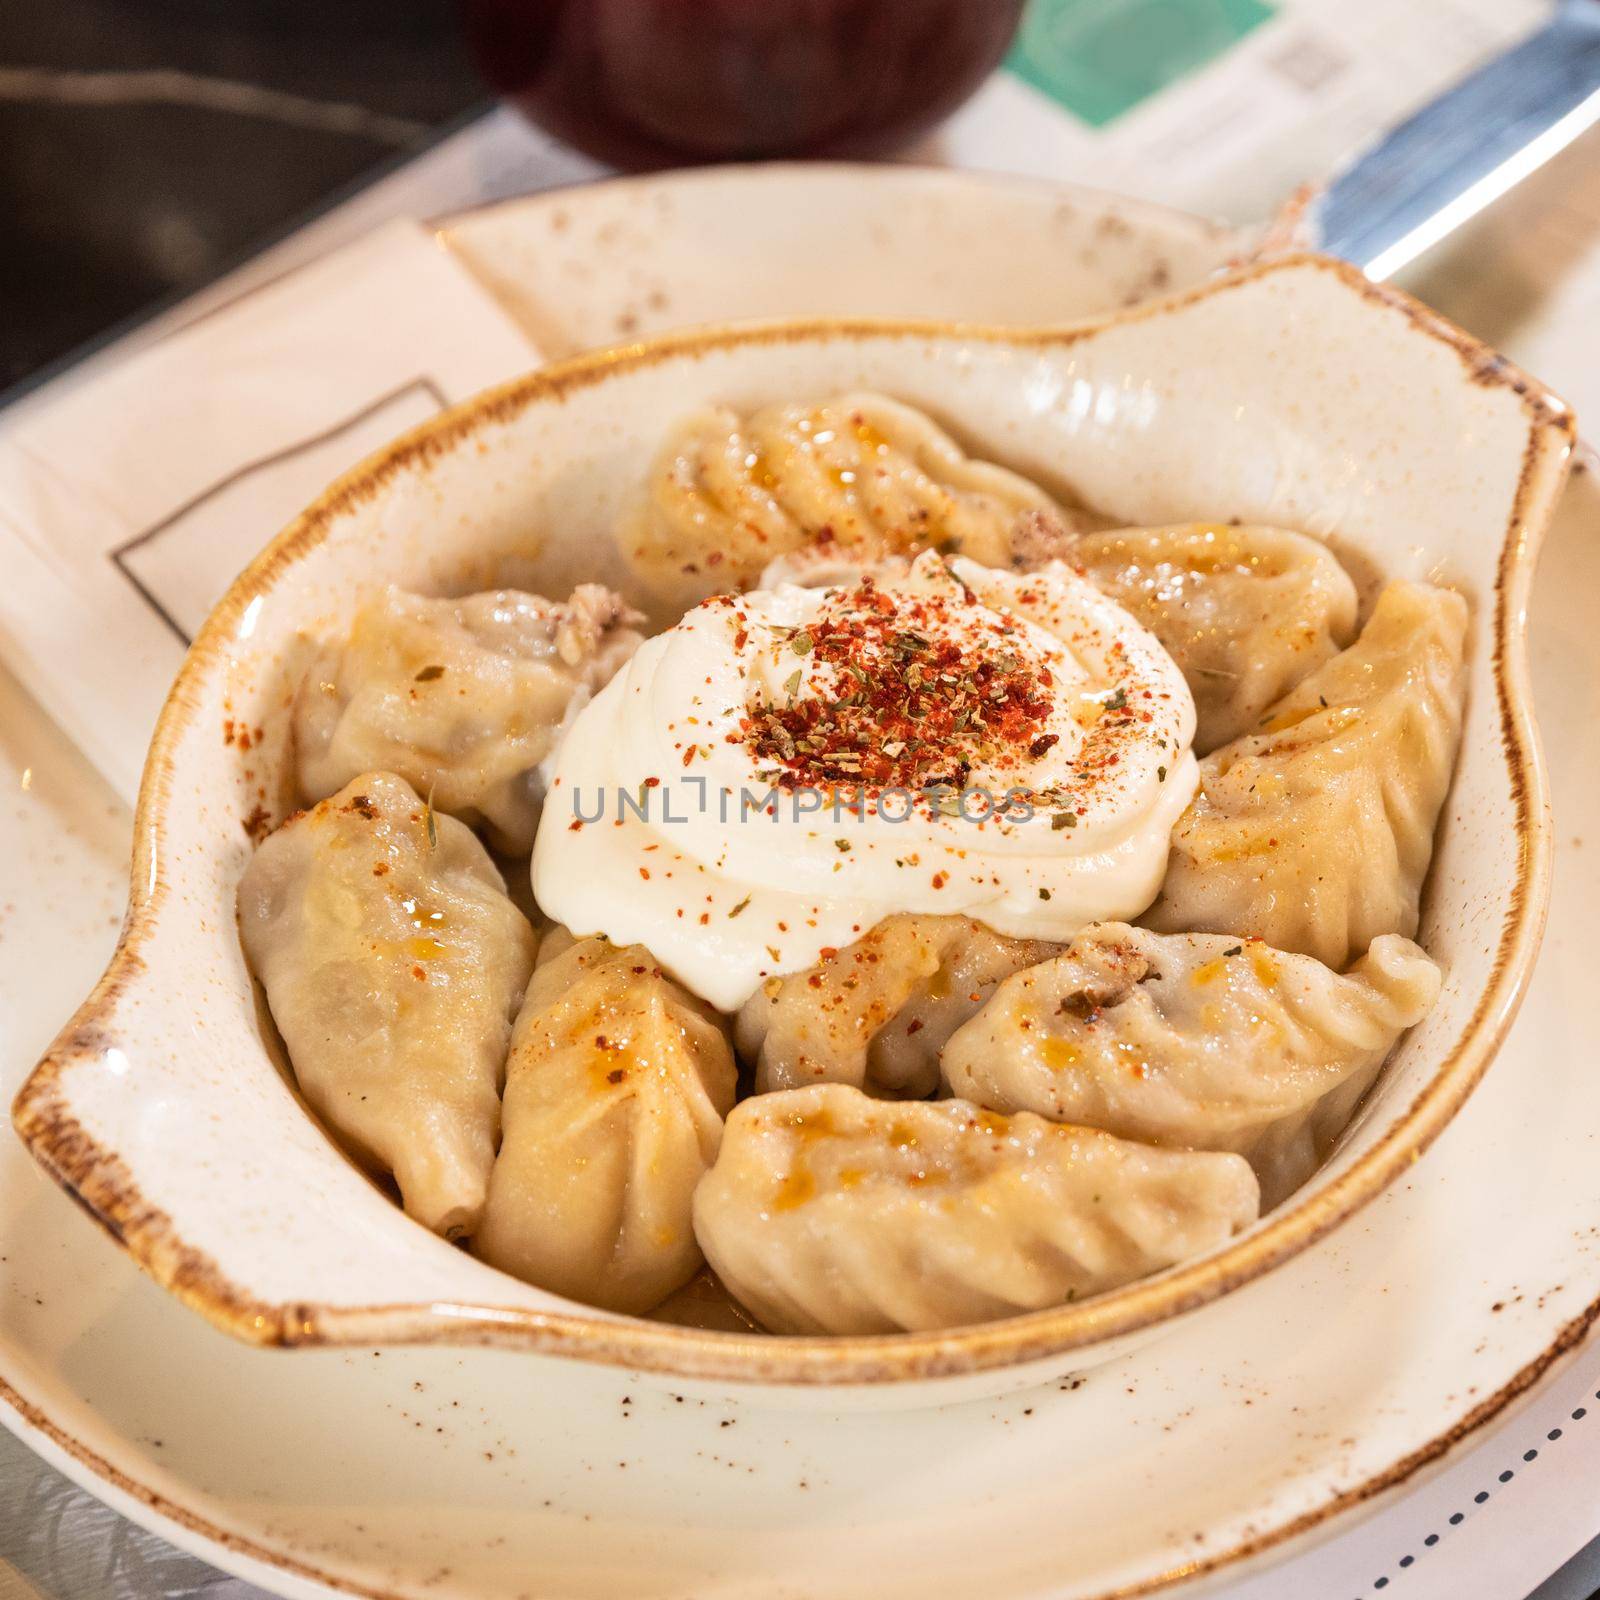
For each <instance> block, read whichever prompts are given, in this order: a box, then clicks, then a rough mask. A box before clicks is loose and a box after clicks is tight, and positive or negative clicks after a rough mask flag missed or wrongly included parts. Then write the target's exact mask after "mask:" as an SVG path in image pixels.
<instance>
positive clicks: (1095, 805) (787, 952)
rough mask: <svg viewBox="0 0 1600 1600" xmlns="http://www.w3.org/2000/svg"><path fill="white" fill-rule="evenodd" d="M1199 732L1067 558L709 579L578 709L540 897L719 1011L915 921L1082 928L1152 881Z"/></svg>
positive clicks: (1184, 694) (1171, 675) (1192, 773)
mask: <svg viewBox="0 0 1600 1600" xmlns="http://www.w3.org/2000/svg"><path fill="white" fill-rule="evenodd" d="M1193 737H1194V703H1193V700H1192V699H1191V697H1190V694H1189V691H1188V688H1187V686H1186V685H1185V683H1184V681H1183V678H1182V676H1181V675H1180V674H1179V672H1178V669H1177V667H1176V666H1175V665H1174V664H1173V662H1172V659H1171V657H1169V656H1168V655H1167V653H1166V651H1165V650H1163V649H1162V647H1161V645H1160V644H1159V643H1158V642H1157V641H1156V639H1155V638H1154V637H1153V636H1152V635H1151V634H1150V633H1148V632H1147V631H1146V630H1145V629H1144V628H1143V627H1141V626H1140V625H1139V624H1138V623H1137V622H1135V621H1134V619H1133V618H1132V617H1131V616H1129V615H1128V613H1127V612H1126V611H1124V610H1123V609H1122V608H1121V607H1120V606H1119V605H1117V604H1116V603H1115V602H1114V601H1112V600H1110V599H1109V598H1107V597H1106V596H1105V595H1103V594H1101V593H1100V592H1099V591H1098V590H1096V589H1095V588H1093V587H1092V585H1090V584H1089V583H1088V582H1087V581H1085V580H1084V579H1082V578H1080V577H1078V576H1077V575H1076V574H1075V573H1074V572H1072V571H1071V569H1070V568H1068V567H1066V566H1064V565H1062V564H1061V563H1052V564H1050V565H1048V566H1046V567H1043V568H1041V569H1040V570H1038V571H1035V572H1029V573H1012V572H1003V571H997V570H994V569H991V568H987V567H983V566H980V565H978V564H977V563H975V562H972V561H969V560H966V559H964V558H945V557H943V556H940V555H938V554H935V553H931V552H930V553H928V554H925V555H923V556H920V557H918V558H917V560H916V561H914V562H912V563H909V564H907V563H905V562H899V563H891V564H888V565H886V566H885V567H883V568H882V569H881V570H880V571H879V572H878V573H877V574H870V573H869V574H866V575H864V576H859V577H858V576H855V575H849V576H841V578H840V581H838V582H835V583H831V584H827V585H824V586H820V587H800V586H797V585H793V584H787V583H783V584H779V585H777V586H775V587H773V588H770V589H760V590H754V591H751V592H749V593H746V594H743V595H720V596H715V597H713V598H712V599H710V600H707V601H705V602H703V603H702V604H700V605H698V606H696V607H694V609H693V610H691V611H690V612H688V613H687V614H686V615H685V616H684V618H683V620H682V621H681V622H679V623H678V624H677V626H676V627H673V628H669V629H668V630H667V631H666V632H664V633H661V634H657V635H656V636H655V637H654V638H651V639H648V640H646V641H645V643H644V644H643V645H642V646H641V647H640V648H639V650H638V651H637V652H636V653H635V654H634V655H633V656H632V658H631V659H630V660H629V661H628V663H627V664H626V665H625V666H624V667H623V669H622V670H621V671H620V672H619V673H618V674H617V675H616V677H614V678H613V679H612V680H611V682H610V683H608V684H607V685H606V686H605V688H604V689H602V690H601V691H600V693H599V694H597V695H596V696H595V697H594V699H593V700H592V701H590V702H589V704H587V705H586V706H584V707H583V708H582V709H581V710H580V711H579V712H578V714H577V716H576V717H575V718H574V719H573V720H572V722H571V725H570V727H569V728H568V730H567V733H566V736H565V737H564V738H563V740H562V742H561V744H560V747H559V749H558V750H557V751H556V753H555V756H554V760H553V763H552V769H551V779H550V788H549V793H548V798H547V801H546V805H545V810H544V815H543V819H542V821H541V823H540V826H539V833H538V838H537V840H536V842H535V845H534V852H533V867H532V871H533V891H534V895H535V897H536V898H537V900H538V902H539V904H540V906H541V907H542V908H543V910H544V911H545V912H546V914H547V915H549V916H551V917H554V918H555V919H557V920H558V921H560V922H563V923H565V924H566V925H567V926H568V927H570V928H571V929H572V931H573V932H574V933H577V934H580V935H581V934H588V933H602V934H604V935H606V936H607V937H608V938H609V939H611V940H612V941H614V942H615V943H618V944H631V943H640V944H643V945H645V946H647V947H648V948H649V950H650V951H651V953H652V954H653V955H654V957H655V958H656V960H657V961H659V962H660V963H661V965H662V966H663V967H664V968H665V969H666V970H667V971H668V972H670V973H671V974H672V975H673V976H674V977H675V978H677V979H678V980H679V981H680V982H681V983H683V984H684V985H685V986H686V987H687V988H689V989H690V990H692V991H693V992H694V993H696V994H698V995H700V996H701V997H702V998H704V999H706V1000H708V1001H710V1002H711V1004H712V1005H714V1006H716V1007H718V1008H719V1009H721V1010H724V1011H733V1010H736V1009H737V1008H738V1007H739V1006H741V1005H742V1004H743V1003H744V1002H745V1001H746V1000H747V999H749V997H750V996H751V995H752V994H753V993H754V992H755V990H756V989H757V987H758V986H759V985H760V984H761V982H762V981H763V979H765V978H767V977H770V976H773V975H775V974H782V973H789V972H796V971H800V970H803V969H804V968H806V967H809V966H812V965H814V964H815V963H816V962H817V961H818V960H819V959H820V958H821V957H822V955H823V954H824V952H825V951H827V950H829V949H830V948H835V949H836V948H840V947H842V946H844V945H847V944H849V943H850V942H851V941H852V940H854V939H857V938H859V937H860V936H861V935H862V934H863V933H865V932H866V931H867V930H868V929H869V928H871V927H872V926H873V924H875V923H877V922H879V921H881V920H882V919H883V918H884V917H887V916H891V915H893V914H894V913H896V912H903V911H914V912H935V913H941V912H942V913H961V914H964V915H966V916H969V917H972V918H974V919H976V920H977V921H979V922H983V923H985V924H987V925H988V926H989V927H991V928H993V929H995V930H996V931H997V932H1000V933H1005V934H1012V935H1015V936H1018V937H1025V938H1036V939H1057V940H1065V939H1068V938H1070V937H1071V936H1072V935H1073V934H1075V933H1076V932H1078V930H1079V929H1081V928H1082V927H1083V926H1084V925H1085V924H1087V923H1089V922H1094V921H1099V920H1105V919H1111V918H1122V919H1125V918H1130V917H1133V916H1136V915H1137V914H1138V913H1139V912H1141V911H1143V910H1144V909H1145V907H1146V906H1148V905H1149V904H1150V902H1151V901H1152V900H1153V899H1154V898H1155V896H1156V893H1157V891H1158V889H1159V888H1160V884H1161V878H1162V875H1163V872H1164V870H1165V866H1166V860H1167V850H1168V842H1169V838H1170V835H1171V832H1172V827H1173V824H1174V823H1175V822H1176V820H1177V818H1178V816H1179V815H1180V813H1181V812H1182V811H1183V809H1184V807H1185V806H1187V805H1188V803H1189V801H1190V799H1191V798H1192V797H1193V795H1194V791H1195V788H1196V785H1197V782H1198V773H1197V769H1196V765H1195V760H1194V756H1193V754H1192V752H1191V750H1190V743H1191V741H1192V739H1193Z"/></svg>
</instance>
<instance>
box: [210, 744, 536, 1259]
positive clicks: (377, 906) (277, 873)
mask: <svg viewBox="0 0 1600 1600" xmlns="http://www.w3.org/2000/svg"><path fill="white" fill-rule="evenodd" d="M239 932H240V937H241V939H242V941H243V943H244V949H245V954H246V956H248V958H249V961H250V965H251V968H252V969H253V970H254V972H255V974H256V976H257V977H258V978H259V979H260V980H261V984H262V987H263V988H264V989H265V990H266V991H267V1003H268V1005H269V1006H270V1007H271V1008H272V1016H273V1020H274V1021H275V1022H276V1023H277V1025H278V1031H279V1032H280V1033H281V1034H282V1035H283V1039H284V1043H285V1044H286V1045H287V1046H288V1047H289V1059H290V1061H291V1062H292V1063H293V1066H294V1073H295V1078H296V1080H297V1081H298V1082H299V1085H300V1088H301V1091H302V1092H303V1093H304V1095H305V1097H306V1099H307V1100H308V1101H309V1102H310V1103H311V1105H312V1107H313V1109H314V1110H315V1111H316V1112H317V1113H318V1114H319V1115H320V1116H321V1117H322V1118H323V1119H324V1120H325V1121H326V1122H327V1123H328V1124H329V1125H330V1126H331V1127H332V1128H333V1129H334V1131H335V1132H336V1133H338V1134H339V1135H340V1137H341V1138H342V1139H343V1140H344V1141H345V1142H346V1143H347V1144H349V1145H350V1146H351V1147H352V1149H353V1150H354V1151H355V1152H356V1154H357V1155H358V1156H359V1157H360V1158H361V1159H362V1160H364V1161H365V1162H367V1163H368V1164H369V1165H371V1166H373V1167H375V1168H377V1169H379V1170H381V1171H384V1172H392V1173H393V1174H394V1178H395V1182H396V1183H397V1184H398V1185H399V1188H400V1196H401V1199H402V1201H403V1202H404V1204H405V1208H406V1210H407V1211H408V1212H409V1213H410V1214H411V1215H412V1216H413V1217H415V1218H416V1219H417V1221H419V1222H421V1223H423V1224H424V1225H426V1226H427V1227H429V1228H432V1229H433V1230H434V1232H435V1233H441V1234H443V1235H444V1236H445V1237H446V1238H457V1237H459V1236H461V1235H463V1234H466V1233H470V1232H471V1231H472V1229H473V1228H474V1227H475V1226H476V1225H477V1222H478V1217H479V1215H480V1213H481V1212H482V1210H483V1201H484V1194H485V1191H486V1189H487V1186H488V1182H489V1168H490V1167H491V1166H492V1165H493V1164H494V1151H495V1137H496V1135H497V1133H498V1132H499V1128H500V1078H501V1072H502V1069H503V1068H504V1066H505V1059H506V1045H507V1041H508V1040H509V1039H510V1037H511V1021H512V1018H513V1017H514V1016H515V1015H516V1012H517V1002H518V1001H519V1000H520V999H521V997H522V991H523V988H524V986H525V985H526V984H527V981H528V974H529V972H530V971H531V970H532V968H533V955H534V943H535V941H534V934H533V930H532V928H530V927H529V926H528V922H527V919H526V918H525V917H524V916H523V915H522V913H521V912H520V911H518V910H517V908H516V907H515V906H514V905H512V903H511V901H510V900H509V899H508V898H507V897H506V893H505V885H504V884H503V883H502V881H501V878H500V874H499V873H498V872H497V871H496V870H495V867H494V863H493V862H491V861H490V859H489V856H488V853H487V852H486V851H485V850H484V848H483V846H482V845H481V844H479V843H478V841H477V839H476V838H475V837H474V835H473V833H472V830H471V829H470V828H468V827H467V826H466V825H465V824H464V823H460V822H457V821H456V820H455V818H454V817H447V816H443V815H440V814H438V813H433V814H432V815H430V814H429V812H428V809H427V805H426V802H424V801H423V800H420V799H419V798H418V797H417V794H416V791H415V790H413V789H412V788H411V786H410V785H409V784H408V783H406V781H405V780H404V779H403V778H397V777H395V776H394V774H393V773H388V772H369V773H365V774H363V775H362V776H361V777H359V778H357V779H356V780H355V781H354V782H353V783H351V784H349V785H348V786H347V787H346V788H344V789H342V790H341V791H340V792H339V793H338V794H336V795H334V796H333V797H332V798H331V799H327V800H324V801H323V802H322V803H321V804H320V805H317V806H314V807H312V809H311V810H310V811H305V812H301V813H299V814H297V815H296V816H293V817H291V818H290V819H289V820H288V821H287V822H286V823H284V825H283V826H282V827H281V828H279V829H278V831H277V832H276V833H274V834H272V835H271V836H270V837H269V838H267V839H266V840H264V841H263V843H262V845H261V848H260V849H259V850H257V851H256V853H255V856H254V857H253V859H252V860H251V862H250V865H249V866H248V867H247V868H246V869H245V873H244V877H243V878H242V879H241V880H240V883H239Z"/></svg>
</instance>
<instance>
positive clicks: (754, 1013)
mask: <svg viewBox="0 0 1600 1600" xmlns="http://www.w3.org/2000/svg"><path fill="white" fill-rule="evenodd" d="M1060 948H1061V947H1060V945H1057V944H1050V943H1047V942H1046V941H1044V940H1040V939H1009V938H1007V937H1006V936H1005V935H1003V934H999V933H992V932H991V931H990V930H989V929H988V928H986V927H984V926H983V925H982V924H981V923H978V922H973V921H972V920H971V919H970V918H968V917H931V916H910V915H900V916H894V917H888V918H886V919H885V920H884V921H882V922H880V923H879V924H878V925H877V926H876V927H875V928H873V929H871V930H870V931H869V932H868V933H867V934H866V935H864V936H863V937H862V938H860V939H858V940H857V941H856V942H855V943H854V944H852V945H846V946H845V948H844V949H842V950H836V951H833V952H832V953H830V954H828V955H826V956H825V957H824V959H823V960H822V961H821V962H819V963H818V964H817V965H816V966H815V967H811V968H808V969H807V970H806V971H804V972H796V973H792V974H791V975H790V976H788V977H785V978H769V979H767V981H766V982H765V983H764V984H763V985H762V986H761V988H760V989H758V990H757V991H756V992H755V994H754V995H752V996H751V997H750V999H749V1000H748V1001H747V1002H746V1003H745V1005H744V1008H743V1009H742V1010H741V1011H740V1012H739V1016H738V1021H737V1023H736V1025H735V1033H734V1038H735V1041H736V1043H737V1044H738V1046H739V1054H740V1055H742V1056H743V1057H744V1058H745V1060H747V1061H750V1062H753V1063H754V1064H755V1071H756V1090H757V1092H758V1093H765V1092H766V1091H767V1090H770V1089H798V1088H803V1087H804V1086H805V1085H807V1084H811V1083H848V1084H852V1085H854V1086H855V1087H856V1088H858V1089H861V1088H865V1089H866V1090H867V1091H868V1092H869V1093H870V1094H875V1095H882V1096H883V1097H885V1098H886V1099H913V1100H918V1099H923V1098H925V1097H926V1096H928V1095H930V1094H932V1093H933V1091H934V1090H935V1089H936V1088H938V1086H939V1052H940V1050H941V1049H943V1048H944V1042H945V1040H946V1039H948V1038H949V1037H950V1035H951V1034H952V1033H954V1032H955V1030H956V1029H957V1028H959V1027H960V1026H961V1024H962V1023H963V1022H965V1021H966V1020H967V1018H968V1017H970V1016H971V1015H972V1014H973V1012H975V1011H976V1010H977V1009H978V1007H979V1006H981V1005H982V1004H983V1002H984V1001H985V1000H986V999H988V997H989V996H990V995H991V994H992V993H993V992H994V988H995V985H996V984H997V983H999V982H1000V980H1001V979H1002V978H1005V977H1009V976H1010V975H1011V974H1012V973H1013V972H1018V971H1020V970H1021V969H1022V968H1023V967H1026V966H1028V965H1030V964H1031V963H1032V962H1035V961H1043V960H1044V959H1045V957H1046V956H1051V955H1054V954H1055V953H1056V952H1057V951H1058V950H1059V949H1060Z"/></svg>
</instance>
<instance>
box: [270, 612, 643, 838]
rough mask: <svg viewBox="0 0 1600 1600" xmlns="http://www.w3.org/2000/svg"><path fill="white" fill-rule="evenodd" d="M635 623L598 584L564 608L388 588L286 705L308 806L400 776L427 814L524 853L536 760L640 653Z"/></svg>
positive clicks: (537, 790) (536, 794)
mask: <svg viewBox="0 0 1600 1600" xmlns="http://www.w3.org/2000/svg"><path fill="white" fill-rule="evenodd" d="M637 620H638V619H637V617H636V616H635V615H634V614H633V613H632V612H630V611H629V610H628V608H627V607H626V606H624V605H623V603H622V601H621V599H620V598H619V597H618V596H617V595H615V594H613V593H612V592H611V591H610V590H609V589H605V588H602V587H601V586H600V585H599V584H593V583H585V584H580V585H579V586H578V588H577V589H576V590H575V591H574V592H573V594H572V597H571V598H570V599H568V600H563V601H560V602H555V601H550V600H546V599H543V598H542V597H541V596H539V595H536V594H524V593H522V592H520V591H518V590H513V589H500V590H495V591H492V592H489V593H485V594H475V595H468V596H467V597H466V598H465V599H460V600H430V599H426V598H424V597H423V596H422V595H416V594H408V593H406V592H405V591H404V590H402V589H396V588H388V589H384V590H383V591H381V592H380V593H378V594H376V595H374V596H373V597H372V598H371V599H370V600H368V601H367V602H366V603H365V604H364V605H363V606H362V607H361V609H360V611H359V612H357V614H356V620H355V624H354V626H353V627H352V628H351V630H350V636H349V638H348V639H346V640H344V641H343V642H342V643H339V644H335V645H332V646H330V647H329V648H327V649H326V650H324V651H323V652H322V654H321V655H320V656H319V657H318V659H317V660H316V661H315V662H314V663H313V665H312V667H311V670H310V671H309V672H308V673H307V674H306V677H305V679H304V681H303V683H302V685H301V688H300V693H299V695H298V696H297V698H296V700H295V712H294V733H295V756H296V761H297V763H298V770H299V780H300V789H301V793H302V795H303V797H304V798H305V799H306V800H307V801H313V800H320V799H322V798H323V797H324V796H325V795H329V794H332V793H333V791H334V790H335V789H338V788H340V787H341V786H342V785H344V784H346V783H348V782H349V781H350V779H351V778H353V777H354V776H356V774H357V773H360V772H368V771H375V770H383V771H388V772H397V773H399V774H400V775H401V776H402V777H403V778H405V779H406V780H407V781H408V782H409V783H411V784H412V785H413V787H415V788H416V789H417V790H418V792H419V793H421V794H424V795H426V794H429V793H430V792H431V793H432V795H433V803H434V806H435V807H436V809H438V810H440V811H447V812H449V813H450V815H451V816H454V817H460V818H461V819H462V820H463V821H464V822H468V823H478V822H482V823H484V824H485V825H486V827H487V830H488V832H489V835H490V838H491V840H492V842H493V843H494V844H495V845H496V846H497V847H498V848H500V849H502V850H504V851H506V852H507V853H509V854H513V855H524V854H526V853H527V852H528V851H529V850H531V849H532V848H533V835H534V830H535V828H536V827H537V825H538V821H539V803H540V798H541V794H542V787H543V786H542V784H541V782H540V779H539V774H538V767H539V763H540V762H542V761H543V760H544V759H545V757H546V756H548V755H549V754H550V753H551V751H552V749H553V748H554V746H555V742H556V739H557V737H558V735H559V734H560V732H561V731H562V730H563V728H564V725H565V722H566V721H569V720H570V719H571V717H572V716H573V715H575V714H576V712H577V711H578V710H579V709H580V708H581V707H582V706H583V705H584V704H585V703H586V702H587V701H588V699H589V698H590V696H591V695H592V694H593V693H594V692H595V691H596V690H598V689H600V688H601V687H602V686H603V685H604V684H605V683H606V682H607V681H608V680H609V679H610V678H611V675H612V674H613V673H614V672H615V671H616V670H617V668H618V667H619V666H621V665H622V663H623V662H624V661H626V660H627V658H628V657H629V656H630V655H631V654H632V653H633V651H634V650H635V649H636V648H637V646H638V645H639V642H640V635H639V634H638V633H636V632H634V630H633V629H632V627H631V626H629V624H630V623H632V622H634V621H637Z"/></svg>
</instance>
